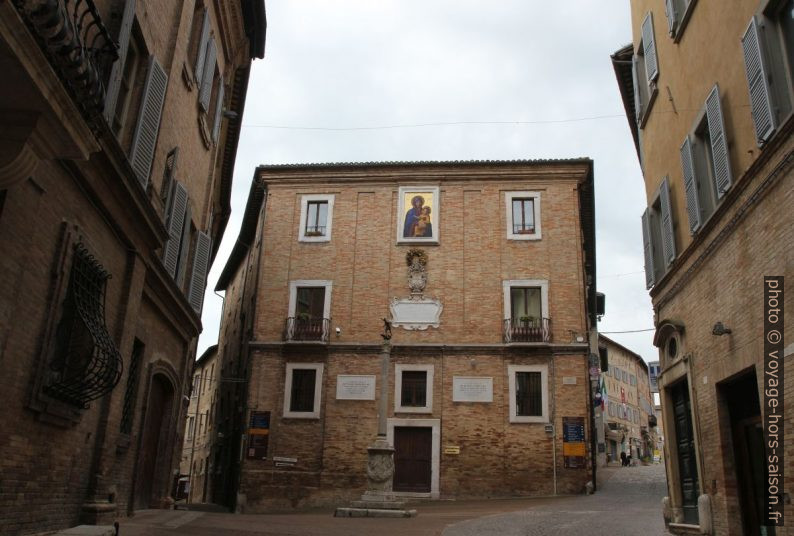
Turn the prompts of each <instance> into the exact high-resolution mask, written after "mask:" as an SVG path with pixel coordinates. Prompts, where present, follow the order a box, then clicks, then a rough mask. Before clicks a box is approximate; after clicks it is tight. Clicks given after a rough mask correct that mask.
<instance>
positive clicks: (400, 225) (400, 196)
mask: <svg viewBox="0 0 794 536" xmlns="http://www.w3.org/2000/svg"><path fill="white" fill-rule="evenodd" d="M406 193H416V194H423V193H428V194H433V209H432V211H431V213H430V223H431V224H432V225H433V236H429V237H409V238H405V237H403V230H404V226H405V213H406V212H407V211H408V210H409V208H410V207H406V206H405V194H406ZM440 212H441V196H440V188H439V187H438V186H400V188H399V190H398V193H397V223H396V231H397V243H398V244H438V243H439V237H440V232H441V229H440V228H439V225H438V220H439V213H440Z"/></svg>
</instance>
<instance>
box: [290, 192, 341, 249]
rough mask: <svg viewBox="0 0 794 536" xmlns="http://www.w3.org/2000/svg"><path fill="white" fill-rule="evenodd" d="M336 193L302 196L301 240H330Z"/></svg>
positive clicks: (299, 235)
mask: <svg viewBox="0 0 794 536" xmlns="http://www.w3.org/2000/svg"><path fill="white" fill-rule="evenodd" d="M333 216H334V195H333V194H311V195H303V196H301V219H300V229H298V241H300V242H329V241H330V240H331V227H332V224H333V221H334V218H333Z"/></svg>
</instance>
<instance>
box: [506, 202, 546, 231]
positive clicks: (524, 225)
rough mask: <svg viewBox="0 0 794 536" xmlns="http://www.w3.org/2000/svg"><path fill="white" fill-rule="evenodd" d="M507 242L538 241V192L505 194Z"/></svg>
mask: <svg viewBox="0 0 794 536" xmlns="http://www.w3.org/2000/svg"><path fill="white" fill-rule="evenodd" d="M505 211H506V217H505V220H506V221H507V238H508V240H539V239H540V238H541V233H540V192H505Z"/></svg>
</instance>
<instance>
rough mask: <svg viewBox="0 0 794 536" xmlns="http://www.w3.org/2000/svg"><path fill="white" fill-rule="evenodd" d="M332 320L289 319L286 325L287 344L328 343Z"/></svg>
mask: <svg viewBox="0 0 794 536" xmlns="http://www.w3.org/2000/svg"><path fill="white" fill-rule="evenodd" d="M330 330H331V319H330V318H303V317H293V316H290V317H289V318H287V321H286V322H285V323H284V340H285V341H287V342H328V334H329V332H330Z"/></svg>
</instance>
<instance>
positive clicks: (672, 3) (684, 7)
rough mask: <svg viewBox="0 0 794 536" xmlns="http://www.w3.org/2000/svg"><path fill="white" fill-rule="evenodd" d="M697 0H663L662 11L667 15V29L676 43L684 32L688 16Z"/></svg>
mask: <svg viewBox="0 0 794 536" xmlns="http://www.w3.org/2000/svg"><path fill="white" fill-rule="evenodd" d="M696 3H697V0H665V2H664V11H665V14H666V15H667V31H668V33H669V34H670V37H672V38H673V40H674V41H675V42H676V43H677V42H678V41H679V40H680V39H681V34H683V33H684V27H685V26H686V23H687V21H689V17H690V15H691V14H692V10H693V9H694V7H695V4H696Z"/></svg>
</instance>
